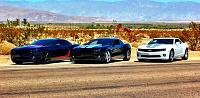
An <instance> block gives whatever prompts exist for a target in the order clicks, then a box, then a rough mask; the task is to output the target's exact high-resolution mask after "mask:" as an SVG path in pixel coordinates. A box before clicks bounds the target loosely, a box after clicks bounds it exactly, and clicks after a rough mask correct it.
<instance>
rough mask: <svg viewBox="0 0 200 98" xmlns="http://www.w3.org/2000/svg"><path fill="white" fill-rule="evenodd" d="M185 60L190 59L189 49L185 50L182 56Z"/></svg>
mask: <svg viewBox="0 0 200 98" xmlns="http://www.w3.org/2000/svg"><path fill="white" fill-rule="evenodd" d="M182 59H183V60H188V49H186V50H185V54H184V56H183V57H182Z"/></svg>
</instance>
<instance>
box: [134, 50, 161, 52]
mask: <svg viewBox="0 0 200 98" xmlns="http://www.w3.org/2000/svg"><path fill="white" fill-rule="evenodd" d="M138 51H142V52H159V51H165V49H138Z"/></svg>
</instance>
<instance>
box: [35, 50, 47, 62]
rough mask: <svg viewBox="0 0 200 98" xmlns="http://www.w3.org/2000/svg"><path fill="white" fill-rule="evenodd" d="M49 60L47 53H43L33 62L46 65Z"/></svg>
mask: <svg viewBox="0 0 200 98" xmlns="http://www.w3.org/2000/svg"><path fill="white" fill-rule="evenodd" d="M48 60H49V53H48V52H45V53H44V54H43V55H41V57H40V59H39V60H37V61H35V63H36V64H45V63H48Z"/></svg>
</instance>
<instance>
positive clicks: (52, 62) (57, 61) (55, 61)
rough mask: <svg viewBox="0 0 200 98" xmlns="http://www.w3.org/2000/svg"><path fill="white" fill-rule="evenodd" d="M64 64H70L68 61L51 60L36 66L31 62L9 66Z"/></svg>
mask: <svg viewBox="0 0 200 98" xmlns="http://www.w3.org/2000/svg"><path fill="white" fill-rule="evenodd" d="M64 62H71V61H69V60H51V61H48V62H47V63H42V64H36V63H33V62H26V63H23V64H11V65H48V64H56V63H64Z"/></svg>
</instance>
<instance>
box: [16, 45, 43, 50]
mask: <svg viewBox="0 0 200 98" xmlns="http://www.w3.org/2000/svg"><path fill="white" fill-rule="evenodd" d="M43 47H45V46H42V45H26V46H21V47H17V48H14V49H13V50H27V49H31V50H32V49H38V48H43Z"/></svg>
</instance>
